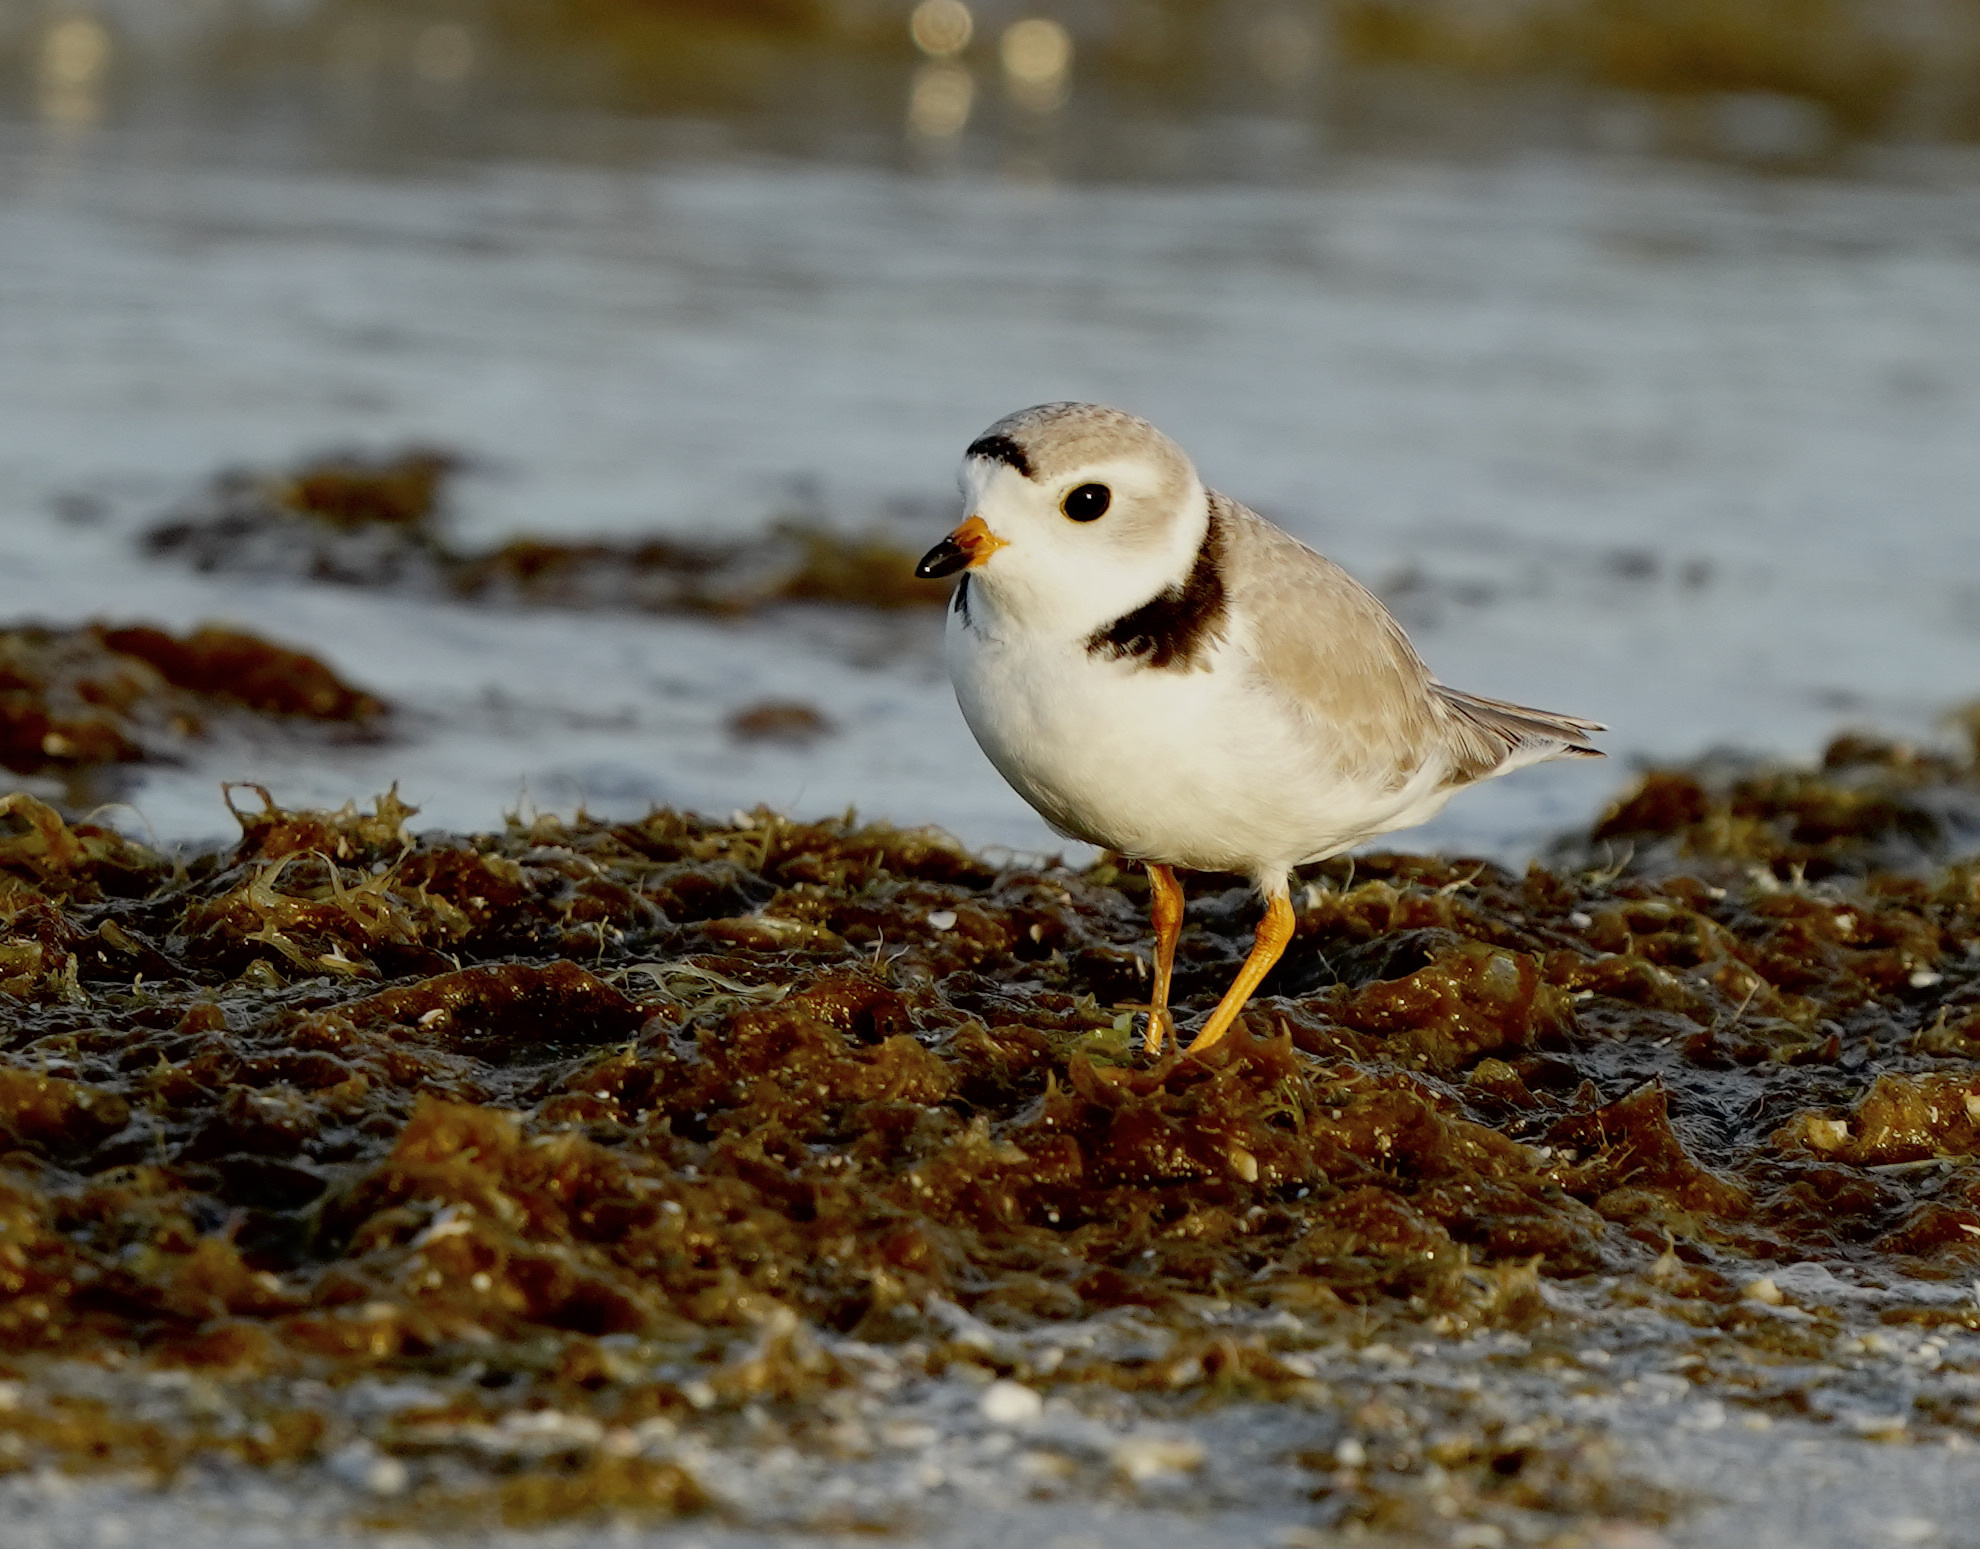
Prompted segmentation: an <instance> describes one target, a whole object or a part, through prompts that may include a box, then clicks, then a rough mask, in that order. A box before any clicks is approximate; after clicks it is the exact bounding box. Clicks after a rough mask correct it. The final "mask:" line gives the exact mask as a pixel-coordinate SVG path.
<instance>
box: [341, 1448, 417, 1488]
mask: <svg viewBox="0 0 1980 1549" xmlns="http://www.w3.org/2000/svg"><path fill="white" fill-rule="evenodd" d="M330 1472H331V1474H332V1475H333V1476H334V1477H335V1478H337V1479H339V1480H341V1481H342V1482H343V1483H345V1484H347V1485H349V1486H350V1487H351V1488H352V1489H353V1490H363V1491H364V1492H365V1493H366V1494H368V1495H377V1496H393V1495H403V1494H404V1493H405V1489H406V1486H407V1485H409V1484H410V1483H412V1476H411V1474H410V1473H409V1472H408V1471H407V1469H406V1465H405V1464H403V1463H401V1462H400V1461H399V1460H398V1459H397V1458H393V1457H387V1456H386V1455H385V1454H384V1453H382V1452H380V1451H379V1450H378V1449H377V1448H376V1447H374V1446H372V1444H371V1443H370V1442H368V1441H354V1442H352V1443H351V1444H350V1445H349V1446H348V1447H344V1448H341V1449H339V1450H338V1451H337V1452H335V1453H333V1454H331V1457H330Z"/></svg>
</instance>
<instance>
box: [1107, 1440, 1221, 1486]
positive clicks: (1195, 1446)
mask: <svg viewBox="0 0 1980 1549" xmlns="http://www.w3.org/2000/svg"><path fill="white" fill-rule="evenodd" d="M1108 1456H1109V1458H1110V1459H1111V1461H1112V1462H1113V1465H1114V1467H1116V1468H1118V1469H1119V1470H1120V1471H1121V1472H1122V1473H1124V1474H1126V1475H1127V1476H1128V1478H1130V1479H1133V1480H1135V1481H1137V1482H1139V1481H1141V1480H1144V1479H1153V1478H1155V1477H1156V1476H1158V1475H1160V1474H1180V1473H1186V1472H1187V1471H1188V1470H1190V1469H1193V1468H1201V1467H1202V1466H1203V1446H1202V1444H1201V1443H1200V1442H1196V1441H1193V1440H1191V1439H1190V1438H1189V1437H1187V1436H1123V1437H1122V1438H1121V1439H1120V1440H1119V1441H1117V1442H1115V1443H1114V1445H1113V1447H1112V1449H1111V1450H1110V1452H1109V1454H1108Z"/></svg>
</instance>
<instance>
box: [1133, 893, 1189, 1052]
mask: <svg viewBox="0 0 1980 1549" xmlns="http://www.w3.org/2000/svg"><path fill="white" fill-rule="evenodd" d="M1148 891H1149V895H1150V896H1149V904H1148V913H1149V915H1150V916H1151V917H1152V918H1153V920H1154V922H1155V1001H1154V1004H1153V1005H1151V1006H1150V1007H1149V1008H1148V1034H1147V1036H1146V1037H1145V1038H1143V1039H1142V1047H1144V1048H1145V1049H1147V1050H1148V1052H1149V1053H1150V1054H1160V1053H1161V1052H1162V1045H1163V1044H1164V1043H1165V1042H1166V1041H1167V1039H1168V1036H1169V1034H1170V1033H1171V1032H1172V1031H1173V1030H1174V1026H1175V1019H1174V1018H1173V1017H1171V1016H1170V1015H1169V983H1170V981H1171V980H1172V979H1173V978H1174V977H1175V971H1176V941H1177V940H1178V938H1180V937H1181V935H1182V922H1183V890H1182V884H1181V883H1180V882H1178V881H1176V874H1175V873H1174V872H1173V871H1171V870H1169V868H1168V867H1167V866H1157V865H1156V864H1155V863H1154V862H1153V861H1150V862H1149V863H1148Z"/></svg>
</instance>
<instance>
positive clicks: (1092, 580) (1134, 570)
mask: <svg viewBox="0 0 1980 1549" xmlns="http://www.w3.org/2000/svg"><path fill="white" fill-rule="evenodd" d="M962 489H963V498H964V500H966V501H967V502H968V509H969V511H970V514H972V515H974V516H977V517H980V518H981V519H982V521H983V524H984V526H985V527H987V528H988V529H989V531H990V535H991V536H992V537H993V538H995V539H998V540H1000V543H999V544H998V545H997V546H995V547H994V548H992V549H991V551H990V552H989V553H988V554H986V555H985V556H984V557H983V558H982V559H981V560H980V561H979V562H978V563H977V564H975V565H974V566H972V567H971V569H970V575H971V576H972V577H974V581H973V583H972V584H973V585H975V586H980V587H982V588H983V589H984V590H985V592H987V593H988V595H989V598H990V600H991V602H992V603H993V604H994V605H995V606H997V607H999V608H1001V609H1003V610H1004V611H1006V612H1008V613H1010V614H1011V615H1012V616H1013V617H1015V618H1017V619H1018V620H1020V621H1022V622H1023V623H1024V624H1025V625H1026V626H1027V627H1028V628H1033V629H1040V630H1045V631H1049V632H1053V633H1062V634H1064V635H1067V636H1069V637H1084V636H1086V635H1089V634H1091V633H1092V632H1093V631H1094V630H1095V629H1097V628H1100V627H1102V626H1103V625H1106V624H1109V623H1112V622H1113V621H1114V620H1115V619H1117V618H1119V617H1120V616H1121V615H1122V614H1124V613H1128V612H1131V611H1133V610H1134V609H1135V608H1138V607H1140V606H1141V605H1142V604H1143V603H1145V602H1147V601H1149V600H1150V599H1151V598H1153V597H1154V596H1156V594H1158V593H1159V592H1161V591H1163V590H1164V589H1165V588H1167V587H1170V586H1173V585H1176V584H1178V583H1179V582H1181V581H1182V580H1183V579H1184V578H1185V577H1186V576H1187V575H1188V574H1189V571H1190V567H1191V565H1192V564H1194V563H1195V560H1196V552H1197V549H1198V548H1199V547H1200V546H1201V544H1202V542H1203V534H1204V531H1205V528H1206V527H1207V525H1208V522H1209V504H1208V498H1207V496H1206V495H1205V494H1204V491H1203V485H1202V483H1201V481H1199V480H1198V479H1197V477H1196V475H1195V473H1194V472H1193V471H1186V472H1185V473H1184V474H1183V475H1181V476H1178V473H1177V472H1176V471H1175V469H1174V468H1173V467H1171V466H1167V465H1165V464H1164V463H1163V462H1162V461H1159V460H1157V459H1154V458H1143V457H1136V456H1134V455H1133V454H1132V453H1131V452H1130V453H1126V454H1121V455H1115V456H1111V457H1108V458H1105V459H1102V460H1098V461H1094V462H1089V463H1085V464H1083V465H1080V466H1077V467H1074V468H1072V469H1070V470H1069V471H1059V470H1049V471H1048V470H1041V471H1040V472H1038V473H1037V474H1035V475H1034V476H1033V477H1031V478H1027V477H1025V476H1024V475H1023V474H1021V473H1019V472H1018V471H1017V470H1016V469H1015V468H1013V467H1011V466H1010V465H1009V464H1008V463H1003V462H997V461H993V460H992V459H990V458H986V457H971V458H966V459H965V460H964V462H963V466H962ZM986 547H989V546H988V545H986Z"/></svg>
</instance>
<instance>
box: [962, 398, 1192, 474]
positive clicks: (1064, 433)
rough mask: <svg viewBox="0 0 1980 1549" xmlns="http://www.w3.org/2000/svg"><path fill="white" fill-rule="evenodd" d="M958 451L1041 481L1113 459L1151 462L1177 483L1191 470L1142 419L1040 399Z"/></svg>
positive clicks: (1090, 405)
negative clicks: (1130, 458)
mask: <svg viewBox="0 0 1980 1549" xmlns="http://www.w3.org/2000/svg"><path fill="white" fill-rule="evenodd" d="M964 455H965V456H969V457H987V458H989V459H991V460H992V461H994V462H1000V463H1003V464H1005V465H1006V466H1008V467H1011V468H1015V469H1016V470H1017V471H1018V472H1019V473H1021V474H1023V475H1024V477H1026V478H1027V479H1034V480H1037V481H1038V482H1040V483H1047V484H1049V483H1051V482H1052V481H1053V480H1054V479H1057V478H1059V477H1061V476H1063V475H1064V474H1066V473H1069V472H1071V471H1072V470H1073V469H1075V468H1083V467H1086V466H1088V465H1090V464H1093V463H1097V462H1104V461H1106V460H1107V459H1108V458H1113V457H1140V458H1142V459H1145V460H1148V461H1151V462H1153V463H1155V464H1156V465H1157V466H1158V467H1159V468H1160V469H1161V471H1162V473H1163V474H1164V475H1166V476H1167V479H1168V480H1173V481H1175V482H1176V483H1178V484H1181V483H1183V482H1184V481H1186V480H1187V479H1188V478H1189V476H1190V473H1191V472H1192V469H1191V466H1190V461H1189V458H1188V457H1186V456H1185V455H1184V454H1183V449H1182V448H1181V447H1179V446H1177V445H1176V444H1175V442H1173V441H1171V440H1170V439H1169V438H1168V437H1167V436H1165V435H1163V434H1162V432H1161V431H1159V430H1157V429H1156V428H1155V427H1154V426H1153V425H1151V424H1149V423H1148V421H1147V420H1144V419H1137V418H1136V417H1135V416H1134V415H1132V414H1128V413H1125V412H1123V411H1122V410H1120V409H1110V408H1108V407H1107V406H1106V405H1104V404H1098V403H1041V404H1038V405H1037V406H1036V407H1034V408H1029V409H1020V410H1018V412H1017V413H1015V414H1007V415H1005V416H1004V417H1003V418H1002V419H1000V420H998V421H997V423H996V424H994V425H992V426H991V427H990V428H989V429H988V430H986V431H984V432H983V434H982V435H980V436H978V437H977V438H976V439H975V440H974V441H972V442H970V444H969V450H968V451H967V452H966V453H965V454H964Z"/></svg>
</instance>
